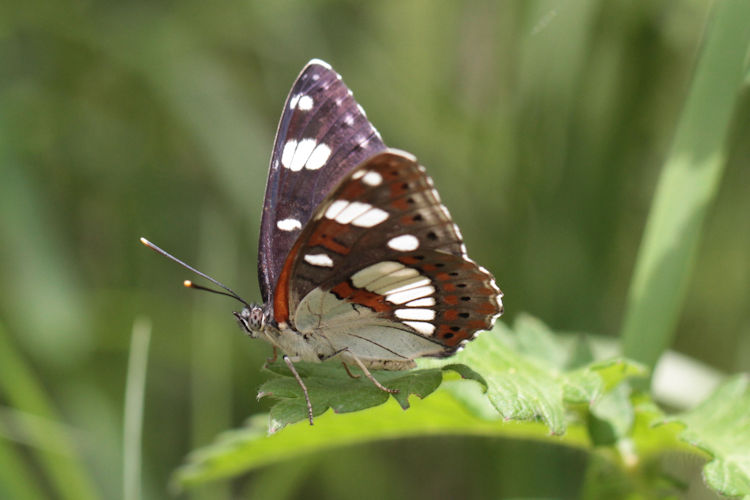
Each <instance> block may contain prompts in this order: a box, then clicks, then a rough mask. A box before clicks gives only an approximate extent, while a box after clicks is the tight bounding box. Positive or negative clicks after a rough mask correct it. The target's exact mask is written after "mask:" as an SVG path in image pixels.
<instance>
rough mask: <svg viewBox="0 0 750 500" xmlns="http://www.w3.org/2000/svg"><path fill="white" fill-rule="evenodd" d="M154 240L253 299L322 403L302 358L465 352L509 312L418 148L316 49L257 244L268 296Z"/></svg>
mask: <svg viewBox="0 0 750 500" xmlns="http://www.w3.org/2000/svg"><path fill="white" fill-rule="evenodd" d="M141 241H142V242H143V243H144V244H146V245H147V246H149V247H150V248H152V249H154V250H156V251H157V252H160V253H162V254H163V255H166V256H167V257H169V258H171V259H173V260H175V261H177V262H178V263H180V264H182V265H183V266H185V267H187V268H188V269H190V270H192V271H194V272H196V273H198V274H199V275H201V276H203V277H204V278H207V279H209V280H210V281H211V282H213V283H215V284H216V285H218V286H220V287H222V288H223V289H224V290H226V293H225V292H220V291H216V290H212V289H208V288H206V287H202V286H199V285H196V284H194V283H192V282H190V281H187V282H185V284H186V286H189V287H192V288H199V289H203V290H208V291H214V292H216V293H221V294H224V295H230V296H232V297H234V298H235V299H237V300H239V301H241V302H242V303H243V304H245V307H244V308H243V309H242V310H241V311H240V312H235V313H234V315H235V317H236V318H237V320H238V322H239V324H240V326H241V327H242V329H243V330H244V331H245V333H246V334H247V335H248V336H250V337H252V338H260V339H263V340H265V341H267V342H269V343H270V344H271V345H272V346H273V347H274V357H273V359H272V360H270V361H275V359H276V353H277V349H279V350H281V351H282V352H283V353H284V355H283V360H284V362H285V363H286V364H287V366H288V367H289V369H290V371H291V373H292V374H293V375H294V377H295V378H296V380H297V382H298V383H299V385H300V386H301V388H302V392H303V394H304V397H305V401H306V404H307V410H308V417H309V421H310V424H312V423H313V408H312V404H311V402H310V397H309V394H308V392H307V387H306V386H305V383H304V381H303V379H302V378H301V377H300V375H299V373H298V372H297V370H296V369H295V367H294V362H295V361H300V360H301V361H313V362H319V361H326V360H328V359H332V358H338V359H339V360H341V361H342V362H343V363H344V367H345V368H346V371H347V373H349V374H350V375H351V376H354V375H352V374H351V372H350V370H349V368H348V365H356V366H358V367H359V368H360V369H361V371H362V372H363V374H364V375H365V376H366V377H367V378H368V379H370V380H371V381H372V382H373V383H374V384H375V385H376V386H377V387H378V388H380V389H382V390H384V391H387V392H396V391H395V390H392V389H389V388H387V387H385V386H383V385H382V384H380V382H378V381H377V379H376V378H375V377H374V376H373V375H372V373H371V372H370V369H385V370H405V369H409V368H413V367H414V366H415V362H414V360H415V359H416V358H420V357H428V356H432V357H445V356H450V355H452V354H454V353H455V352H456V351H457V350H458V349H459V348H460V347H461V346H462V345H463V344H464V343H466V342H467V341H469V340H471V339H473V338H474V336H475V335H476V334H477V333H478V332H479V331H481V330H489V329H491V328H492V326H493V324H494V322H495V320H496V319H497V318H498V317H499V316H500V315H501V314H502V312H503V305H502V296H503V294H502V292H501V291H500V289H499V288H498V287H497V285H496V284H495V281H494V278H493V277H492V275H491V274H490V272H489V271H487V270H486V269H485V268H483V267H481V266H479V265H477V264H476V263H475V262H474V261H473V260H471V259H470V258H469V257H468V255H467V253H466V247H465V246H464V244H463V239H462V236H461V232H460V231H459V229H458V226H456V224H454V223H453V220H452V219H451V216H450V214H449V212H448V210H447V209H446V208H445V206H443V204H442V203H441V201H440V197H439V195H438V193H437V191H436V190H435V188H434V186H433V181H432V179H431V178H430V177H429V176H427V174H426V173H425V168H424V167H423V166H422V165H420V164H419V162H418V161H417V159H416V158H415V157H414V156H413V155H411V154H409V153H406V152H403V151H399V150H395V149H389V148H388V147H386V145H385V144H384V143H383V140H382V139H381V137H380V134H379V133H378V132H377V130H375V128H374V127H373V125H372V124H371V123H370V122H369V120H368V119H367V116H366V114H365V111H364V110H363V109H362V107H361V106H360V105H359V104H358V103H357V102H356V101H355V99H354V97H353V96H352V92H351V90H349V88H348V87H347V86H346V85H345V84H344V82H343V81H342V79H341V76H340V75H339V74H338V73H336V72H335V71H334V70H333V69H332V68H331V66H330V65H328V64H327V63H325V62H323V61H321V60H318V59H313V60H311V61H310V62H309V63H308V64H307V65H306V66H305V67H304V68H303V69H302V72H301V73H300V74H299V76H298V77H297V79H296V81H295V82H294V84H293V86H292V89H291V91H290V92H289V95H288V97H287V99H286V102H285V104H284V109H283V111H282V114H281V120H280V122H279V126H278V130H277V132H276V139H275V142H274V147H273V153H272V156H271V165H270V171H269V175H268V182H267V185H266V194H265V201H264V202H263V215H262V220H261V229H260V243H259V249H258V278H259V283H260V291H261V295H262V298H263V304H250V303H247V302H245V301H244V300H243V299H241V298H240V297H239V295H237V294H236V293H235V292H233V291H232V290H231V289H229V288H227V287H226V286H224V285H223V284H221V283H220V282H218V281H216V280H214V279H213V278H211V277H209V276H207V275H205V274H203V273H201V272H200V271H197V270H196V269H194V268H192V267H190V266H188V265H187V264H185V263H184V262H182V261H180V260H179V259H177V258H175V257H173V256H172V255H170V254H168V253H167V252H165V251H163V250H161V249H160V248H159V247H157V246H156V245H154V244H152V243H150V242H148V241H147V240H145V239H143V238H142V239H141Z"/></svg>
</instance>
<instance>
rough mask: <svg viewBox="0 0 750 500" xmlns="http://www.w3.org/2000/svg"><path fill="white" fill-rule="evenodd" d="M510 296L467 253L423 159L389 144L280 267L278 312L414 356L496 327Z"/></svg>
mask: <svg viewBox="0 0 750 500" xmlns="http://www.w3.org/2000/svg"><path fill="white" fill-rule="evenodd" d="M501 296H502V294H501V293H500V290H499V289H498V288H497V286H496V285H495V283H494V281H493V279H492V276H491V275H490V274H489V273H488V272H487V271H486V270H484V269H483V268H481V267H479V266H478V265H477V264H475V263H474V262H473V261H472V260H471V259H469V258H468V256H467V255H466V252H465V247H464V245H463V242H462V238H461V235H460V233H459V231H458V228H457V227H456V225H455V224H454V223H453V221H452V219H451V217H450V214H449V213H448V211H447V209H446V208H445V207H444V206H443V205H442V204H441V203H440V199H439V197H438V194H437V192H436V191H435V189H434V188H433V185H432V180H431V179H430V178H429V177H428V176H427V175H426V174H425V173H424V167H422V166H421V165H419V164H418V163H417V161H416V159H415V158H413V157H412V156H410V155H408V154H406V153H401V152H397V151H393V150H389V151H385V152H382V153H379V154H377V155H375V156H373V157H371V158H370V159H369V160H367V161H366V162H364V163H363V164H361V165H360V166H359V167H357V168H356V169H355V170H353V171H352V172H350V173H349V174H348V175H347V176H345V178H344V179H343V180H342V181H341V182H340V184H339V186H338V187H336V188H335V190H333V191H332V192H331V193H330V195H329V196H328V197H327V198H326V199H325V200H324V201H323V202H322V203H321V205H320V206H319V207H318V208H317V209H316V211H315V213H314V214H313V217H312V220H311V221H310V223H309V224H308V227H306V228H305V229H304V231H303V232H302V234H301V235H300V237H299V239H298V241H297V242H296V244H295V245H294V247H293V248H292V250H291V251H290V253H289V255H288V257H287V260H286V262H285V264H284V266H283V269H282V271H281V273H280V278H279V283H278V286H277V289H276V292H275V297H274V315H275V320H276V321H277V323H290V324H291V325H290V326H292V327H293V328H294V329H296V330H297V331H300V332H303V333H304V332H305V331H306V330H310V331H313V330H314V331H316V333H318V334H319V335H323V336H325V337H326V338H327V339H328V340H329V341H330V342H331V344H332V345H333V346H334V347H335V348H339V347H338V346H342V348H343V347H346V349H347V350H349V351H350V352H353V353H354V354H355V355H356V356H358V357H360V358H361V359H363V360H366V361H370V362H373V361H383V362H386V361H388V360H393V361H394V362H395V361H398V360H401V361H404V362H410V361H411V360H412V359H414V358H416V357H421V356H446V355H450V354H452V353H453V352H455V350H456V349H457V348H458V346H459V345H460V344H461V343H462V341H464V340H467V339H471V338H472V336H473V335H474V333H475V332H477V331H478V330H484V329H488V328H491V326H492V324H493V321H494V319H495V317H497V316H498V315H499V314H500V313H501V312H502V303H501V300H500V297H501ZM360 345H361V347H358V346H360Z"/></svg>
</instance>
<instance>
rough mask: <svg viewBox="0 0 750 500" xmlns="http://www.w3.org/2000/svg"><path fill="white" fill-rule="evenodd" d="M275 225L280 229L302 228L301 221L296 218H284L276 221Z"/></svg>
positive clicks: (292, 229)
mask: <svg viewBox="0 0 750 500" xmlns="http://www.w3.org/2000/svg"><path fill="white" fill-rule="evenodd" d="M276 227H278V228H279V229H281V230H282V231H294V230H296V229H302V223H301V222H300V221H298V220H297V219H291V218H290V219H284V220H280V221H278V222H276Z"/></svg>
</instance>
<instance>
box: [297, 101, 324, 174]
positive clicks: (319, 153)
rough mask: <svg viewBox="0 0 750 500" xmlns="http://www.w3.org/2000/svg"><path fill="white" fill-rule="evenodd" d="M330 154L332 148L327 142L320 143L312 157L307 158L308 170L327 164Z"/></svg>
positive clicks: (306, 165) (306, 166)
mask: <svg viewBox="0 0 750 500" xmlns="http://www.w3.org/2000/svg"><path fill="white" fill-rule="evenodd" d="M300 105H302V102H300ZM329 156H331V148H329V147H328V146H327V145H325V144H318V145H317V146H315V149H313V152H312V154H310V158H308V159H307V163H305V168H306V169H308V170H318V169H319V168H320V167H322V166H323V165H325V164H326V162H327V161H328V157H329Z"/></svg>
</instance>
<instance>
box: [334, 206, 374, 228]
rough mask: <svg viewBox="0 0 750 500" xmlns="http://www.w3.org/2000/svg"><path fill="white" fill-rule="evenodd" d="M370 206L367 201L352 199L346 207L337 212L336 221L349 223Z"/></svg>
mask: <svg viewBox="0 0 750 500" xmlns="http://www.w3.org/2000/svg"><path fill="white" fill-rule="evenodd" d="M371 208H372V205H370V204H369V203H362V202H359V201H352V202H350V203H349V204H348V205H347V206H346V208H344V209H343V210H342V211H341V212H339V214H338V215H337V216H336V222H338V223H339V224H349V223H350V222H351V221H353V220H354V219H356V218H357V217H359V216H360V215H362V214H363V213H365V212H367V211H368V210H370V209H371Z"/></svg>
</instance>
